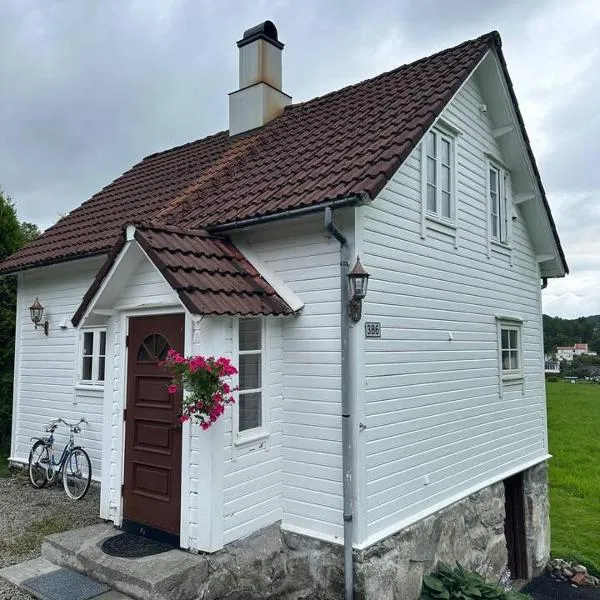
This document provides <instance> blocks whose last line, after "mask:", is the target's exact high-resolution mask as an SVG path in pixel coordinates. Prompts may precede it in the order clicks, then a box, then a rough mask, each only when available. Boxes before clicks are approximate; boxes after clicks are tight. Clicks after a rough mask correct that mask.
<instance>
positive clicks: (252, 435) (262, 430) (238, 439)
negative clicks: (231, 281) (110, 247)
mask: <svg viewBox="0 0 600 600" xmlns="http://www.w3.org/2000/svg"><path fill="white" fill-rule="evenodd" d="M245 318H251V319H256V320H260V322H261V329H260V332H261V349H260V350H258V351H257V350H245V351H240V337H239V336H240V319H245ZM267 340H268V327H267V319H265V318H263V317H239V318H236V319H234V321H233V354H234V357H235V361H234V364H235V365H236V367H237V368H238V369H239V366H240V355H243V354H260V355H261V387H260V388H256V389H253V390H244V392H245V393H255V392H260V394H261V398H260V401H261V424H260V426H259V427H254V428H252V429H245V430H244V431H240V408H239V405H240V391H239V390H238V391H237V392H236V394H235V398H236V401H235V404H234V405H233V411H232V421H233V422H232V428H231V429H232V434H233V443H234V445H236V446H242V445H245V444H251V443H252V442H258V441H261V440H264V439H265V438H267V437H269V422H268V415H269V411H268V405H267V404H268V393H267V390H268V381H267V375H268V370H267V356H268V355H267V352H268V343H267ZM234 383H235V385H236V386H238V385H239V374H238V375H236V377H235V379H234Z"/></svg>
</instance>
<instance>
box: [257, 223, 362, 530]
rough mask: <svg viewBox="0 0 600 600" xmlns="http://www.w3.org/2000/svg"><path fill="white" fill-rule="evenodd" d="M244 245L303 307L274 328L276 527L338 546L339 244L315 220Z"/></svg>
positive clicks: (273, 230) (268, 229) (266, 229)
mask: <svg viewBox="0 0 600 600" xmlns="http://www.w3.org/2000/svg"><path fill="white" fill-rule="evenodd" d="M348 229H349V228H348ZM345 233H347V235H348V236H349V237H351V235H350V233H351V232H349V231H345ZM246 242H247V243H248V244H249V245H250V246H251V247H252V250H253V252H255V253H256V254H257V255H258V256H259V257H260V260H261V261H262V262H263V263H264V264H266V265H267V266H268V267H269V269H271V270H272V271H273V272H274V273H275V274H276V275H277V277H279V279H280V280H282V281H283V282H284V283H285V284H286V285H287V286H288V287H289V288H290V289H291V290H293V291H294V292H295V293H296V294H297V295H298V296H299V297H300V298H301V300H302V301H303V302H304V303H305V306H304V308H303V309H302V311H301V313H300V315H299V316H297V317H293V318H289V317H286V318H284V319H282V320H281V322H282V327H283V413H282V418H283V421H282V434H283V435H282V438H281V443H282V450H281V452H282V455H283V488H282V494H283V527H284V528H288V529H292V530H295V531H301V532H304V533H308V534H312V535H314V536H316V537H320V538H324V539H330V540H339V539H340V538H341V537H342V535H343V519H342V455H341V442H340V440H341V395H340V373H341V369H340V327H339V324H340V316H339V310H340V308H339V297H340V290H339V261H340V255H339V243H338V242H337V241H335V240H332V239H328V238H327V237H326V235H325V232H324V229H323V217H322V214H321V215H319V216H318V217H313V218H310V219H306V220H302V221H300V220H298V221H297V222H296V221H294V222H291V221H290V222H283V223H281V224H278V225H276V226H275V225H273V226H263V227H262V228H260V229H257V230H255V231H254V232H252V233H248V234H247V237H246Z"/></svg>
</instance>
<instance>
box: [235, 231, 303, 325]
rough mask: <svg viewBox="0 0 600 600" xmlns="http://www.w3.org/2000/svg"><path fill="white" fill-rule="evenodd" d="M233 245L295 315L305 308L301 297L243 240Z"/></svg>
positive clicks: (238, 239) (237, 239) (236, 240)
mask: <svg viewBox="0 0 600 600" xmlns="http://www.w3.org/2000/svg"><path fill="white" fill-rule="evenodd" d="M232 243H233V245H234V246H235V247H236V248H237V249H238V250H239V251H240V252H241V253H242V255H243V256H244V257H245V259H246V260H247V261H248V262H249V263H250V264H251V265H252V266H253V267H254V268H255V269H256V271H257V272H258V273H259V275H260V276H261V277H262V278H263V279H264V280H265V281H266V282H267V283H268V284H269V285H270V286H271V287H272V288H273V289H274V290H275V293H276V294H277V295H278V296H280V297H281V298H282V299H283V300H284V302H285V303H286V304H287V305H288V306H289V307H290V308H291V309H292V311H293V312H294V313H297V312H298V311H300V310H302V309H303V308H304V305H305V303H304V301H303V300H302V299H301V298H300V296H298V295H297V294H296V292H294V291H293V290H292V289H291V288H290V287H289V286H288V284H287V283H285V282H284V281H283V279H281V278H280V277H279V276H278V275H277V274H276V273H275V272H274V271H273V270H272V269H271V268H270V267H269V266H268V265H267V264H265V263H264V262H263V261H262V260H261V259H260V258H259V256H258V254H257V253H256V252H255V251H254V250H252V248H251V247H250V246H249V245H248V244H247V243H246V241H245V240H244V239H243V238H234V239H232Z"/></svg>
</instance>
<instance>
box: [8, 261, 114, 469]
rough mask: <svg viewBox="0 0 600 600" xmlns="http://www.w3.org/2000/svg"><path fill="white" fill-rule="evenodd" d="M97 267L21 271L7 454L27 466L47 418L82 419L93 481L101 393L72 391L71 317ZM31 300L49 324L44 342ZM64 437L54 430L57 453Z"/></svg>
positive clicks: (74, 340)
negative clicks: (10, 438) (12, 416)
mask: <svg viewBox="0 0 600 600" xmlns="http://www.w3.org/2000/svg"><path fill="white" fill-rule="evenodd" d="M102 262H103V258H95V259H86V260H79V261H74V262H71V263H69V264H64V265H56V266H52V267H45V268H40V269H35V270H31V271H25V272H24V273H22V274H21V276H20V278H19V281H20V282H19V288H18V296H19V302H18V306H19V313H18V315H17V321H18V324H17V335H18V336H19V339H18V343H17V347H18V348H19V355H18V356H16V357H15V360H16V361H17V363H18V364H17V371H16V372H17V378H16V381H15V388H16V390H17V408H16V424H15V427H14V431H15V436H14V439H13V442H12V451H11V455H12V456H11V457H12V458H13V459H14V460H17V461H22V462H26V461H27V457H28V454H29V449H30V448H31V444H32V442H31V439H30V438H31V437H35V436H41V435H44V426H45V425H46V424H47V423H48V422H49V421H50V420H51V419H55V418H57V417H63V418H64V419H65V420H67V421H77V420H78V419H79V418H80V417H85V418H86V419H87V420H88V424H87V425H83V426H82V430H81V433H80V434H78V435H77V436H76V442H77V443H80V444H81V445H83V446H84V447H85V448H86V450H87V451H88V453H89V455H90V459H91V461H92V472H93V478H94V479H96V480H99V479H100V476H101V459H100V455H101V446H102V422H103V415H102V400H103V389H102V388H98V389H90V388H89V387H88V388H84V387H79V386H77V370H78V362H77V361H78V348H79V344H78V332H77V330H76V329H75V328H74V327H73V325H72V324H71V317H72V316H73V314H74V313H75V311H76V310H77V308H78V307H79V304H80V303H81V300H82V298H83V295H84V294H85V292H86V291H87V289H88V287H89V286H90V285H91V283H92V281H93V279H94V277H95V275H96V272H97V271H98V269H99V268H100V266H101V265H102ZM36 297H39V299H40V302H41V303H42V305H43V306H44V308H45V310H44V320H46V319H47V320H48V321H49V323H50V327H49V335H48V337H46V336H45V335H44V333H43V330H42V328H38V329H37V330H36V329H35V327H34V325H33V323H32V322H31V317H30V314H29V306H30V305H31V304H32V303H33V301H34V300H35V298H36ZM61 324H65V325H66V326H65V328H62V327H61ZM68 433H69V432H68V429H67V428H66V427H65V426H64V425H61V426H60V427H59V428H58V429H57V432H56V435H55V438H56V442H57V449H58V450H60V449H62V445H63V444H64V443H65V442H66V441H67V440H68Z"/></svg>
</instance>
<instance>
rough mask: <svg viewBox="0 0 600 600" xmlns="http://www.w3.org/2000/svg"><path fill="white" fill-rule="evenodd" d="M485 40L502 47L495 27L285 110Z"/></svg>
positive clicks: (294, 104) (287, 110) (291, 109)
mask: <svg viewBox="0 0 600 600" xmlns="http://www.w3.org/2000/svg"><path fill="white" fill-rule="evenodd" d="M484 41H486V42H487V43H488V44H489V45H490V47H491V46H492V44H494V45H497V46H498V47H499V48H501V47H502V38H501V36H500V33H499V32H498V31H496V30H495V29H494V30H493V31H490V32H488V33H485V34H483V35H480V36H479V37H477V38H473V39H472V40H466V41H464V42H461V43H460V44H457V45H456V46H452V47H450V48H443V49H442V50H438V51H437V52H434V53H433V54H429V55H428V56H423V57H421V58H418V59H417V60H414V61H412V62H409V63H404V64H402V65H398V66H397V67H394V68H393V69H390V70H389V71H384V72H383V73H378V74H377V75H373V77H367V78H366V79H362V80H361V81H357V82H356V83H351V84H349V85H346V86H344V87H342V88H339V89H337V90H331V91H330V92H327V93H326V94H322V95H321V96H315V97H314V98H310V99H308V100H305V101H304V102H298V103H293V104H290V105H289V106H286V107H285V111H286V112H291V111H293V110H294V109H295V108H298V107H301V106H305V105H306V104H310V103H311V102H316V101H317V100H323V99H324V98H328V97H330V96H334V95H336V94H340V93H342V92H346V91H348V90H350V89H352V88H355V87H358V86H361V85H364V84H365V83H370V82H371V81H377V80H378V79H383V78H385V77H388V76H390V75H393V74H395V73H398V72H399V71H401V70H402V69H407V68H409V67H414V66H418V65H419V64H420V63H423V62H427V61H430V60H432V59H435V58H438V57H439V56H442V55H444V54H449V53H451V52H454V51H456V50H458V49H460V48H463V47H465V46H470V45H472V44H475V43H477V42H484Z"/></svg>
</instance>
